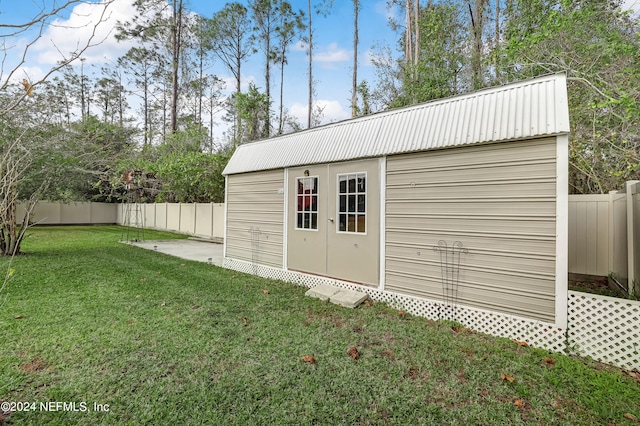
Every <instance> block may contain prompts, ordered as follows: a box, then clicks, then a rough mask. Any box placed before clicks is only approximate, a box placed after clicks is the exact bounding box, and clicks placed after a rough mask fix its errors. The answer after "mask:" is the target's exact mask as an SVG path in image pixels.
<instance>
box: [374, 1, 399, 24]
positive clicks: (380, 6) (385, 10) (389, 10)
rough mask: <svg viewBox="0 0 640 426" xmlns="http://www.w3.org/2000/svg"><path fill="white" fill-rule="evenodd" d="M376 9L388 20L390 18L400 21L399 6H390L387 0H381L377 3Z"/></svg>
mask: <svg viewBox="0 0 640 426" xmlns="http://www.w3.org/2000/svg"><path fill="white" fill-rule="evenodd" d="M374 10H375V11H376V13H377V14H378V15H382V16H384V17H385V19H386V20H387V22H388V21H389V20H390V19H393V20H395V21H398V20H399V19H400V16H399V13H398V8H395V7H393V6H390V5H389V3H388V2H387V1H386V0H382V1H379V2H377V3H376V4H375V6H374Z"/></svg>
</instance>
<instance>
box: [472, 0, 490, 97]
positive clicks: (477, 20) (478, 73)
mask: <svg viewBox="0 0 640 426" xmlns="http://www.w3.org/2000/svg"><path fill="white" fill-rule="evenodd" d="M485 2H486V0H475V1H474V8H473V10H472V9H471V4H469V14H470V15H471V38H472V51H471V82H472V85H473V90H478V89H481V88H482V87H483V85H484V84H483V83H484V82H483V78H482V50H483V49H482V34H483V31H484V19H485V10H484V9H485V8H484V6H485Z"/></svg>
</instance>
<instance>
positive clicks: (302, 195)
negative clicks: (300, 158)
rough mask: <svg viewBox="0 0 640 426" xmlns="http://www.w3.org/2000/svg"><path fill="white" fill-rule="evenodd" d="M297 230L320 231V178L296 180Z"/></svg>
mask: <svg viewBox="0 0 640 426" xmlns="http://www.w3.org/2000/svg"><path fill="white" fill-rule="evenodd" d="M296 200H297V202H296V229H318V177H317V176H311V177H299V178H296Z"/></svg>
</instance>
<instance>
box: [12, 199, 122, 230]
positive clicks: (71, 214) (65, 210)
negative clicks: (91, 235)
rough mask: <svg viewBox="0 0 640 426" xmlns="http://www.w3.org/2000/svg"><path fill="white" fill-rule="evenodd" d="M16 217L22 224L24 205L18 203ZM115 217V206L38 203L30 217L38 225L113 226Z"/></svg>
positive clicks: (83, 203)
mask: <svg viewBox="0 0 640 426" xmlns="http://www.w3.org/2000/svg"><path fill="white" fill-rule="evenodd" d="M16 215H17V217H18V218H19V219H20V222H22V218H23V217H24V215H25V205H24V204H22V203H18V208H17V212H16ZM117 217H118V205H117V204H111V203H89V202H82V203H61V202H49V201H39V202H38V204H36V207H35V209H34V211H33V213H32V215H31V222H32V223H35V224H38V225H107V224H115V223H116V222H117Z"/></svg>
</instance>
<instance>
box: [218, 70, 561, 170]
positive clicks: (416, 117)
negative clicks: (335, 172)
mask: <svg viewBox="0 0 640 426" xmlns="http://www.w3.org/2000/svg"><path fill="white" fill-rule="evenodd" d="M568 132H569V108H568V104H567V85H566V76H565V75H564V74H554V75H549V76H544V77H539V78H535V79H531V80H526V81H522V82H518V83H513V84H508V85H504V86H500V87H495V88H490V89H484V90H480V91H478V92H473V93H469V94H466V95H461V96H455V97H451V98H447V99H441V100H437V101H432V102H428V103H423V104H419V105H414V106H411V107H408V108H399V109H394V110H389V111H385V112H382V113H378V114H373V115H368V116H364V117H359V118H355V119H351V120H345V121H341V122H338V123H333V124H329V125H326V126H321V127H316V128H313V129H309V130H305V131H301V132H297V133H291V134H287V135H283V136H278V137H274V138H271V139H265V140H262V141H258V142H253V143H249V144H246V145H241V146H240V147H238V149H237V150H236V152H235V153H234V154H233V156H232V157H231V160H229V164H227V167H226V168H225V169H224V172H223V174H225V175H230V174H236V173H245V172H251V171H258V170H269V169H279V168H284V167H291V166H299V165H305V164H316V163H331V162H336V161H345V160H354V159H357V158H366V157H379V156H383V155H389V154H399V153H403V152H413V151H426V150H429V149H437V148H448V147H454V146H459V145H468V144H478V143H487V142H498V141H507V140H514V139H524V138H533V137H541V136H550V135H557V134H562V133H568Z"/></svg>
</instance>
